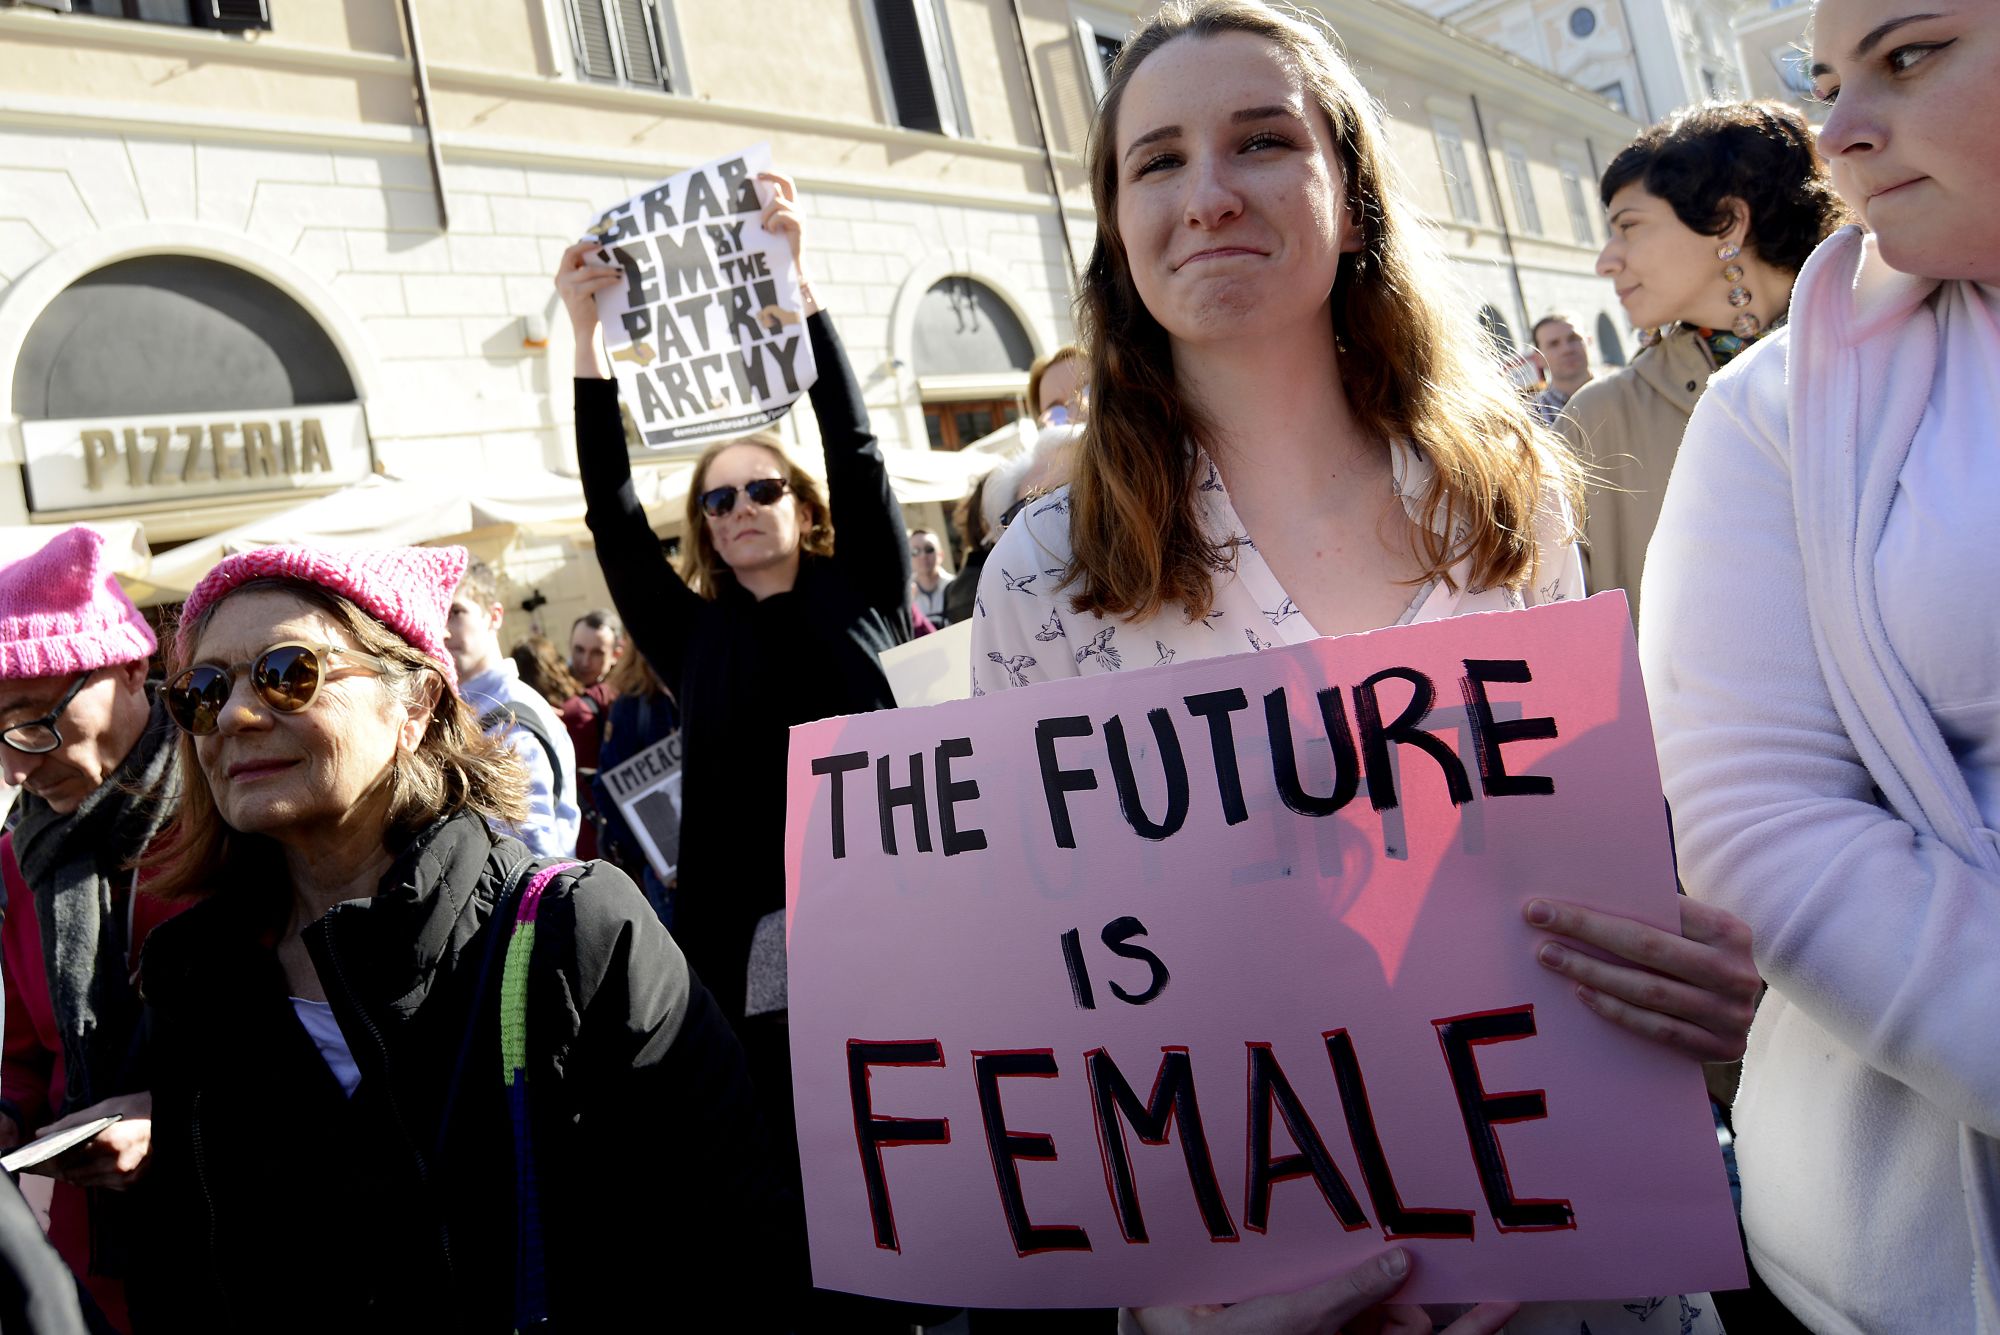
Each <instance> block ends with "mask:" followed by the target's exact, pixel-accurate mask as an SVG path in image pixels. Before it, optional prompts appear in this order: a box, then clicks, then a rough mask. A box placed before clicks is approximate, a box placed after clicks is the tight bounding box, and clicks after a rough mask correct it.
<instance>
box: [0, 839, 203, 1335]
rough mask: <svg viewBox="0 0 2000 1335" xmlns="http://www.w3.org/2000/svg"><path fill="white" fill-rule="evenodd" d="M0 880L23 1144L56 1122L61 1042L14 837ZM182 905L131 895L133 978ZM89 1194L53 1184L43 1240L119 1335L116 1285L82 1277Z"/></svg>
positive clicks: (10, 1091) (2, 968)
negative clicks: (158, 932)
mask: <svg viewBox="0 0 2000 1335" xmlns="http://www.w3.org/2000/svg"><path fill="white" fill-rule="evenodd" d="M0 876H4V877H5V879H6V884H7V910H6V915H5V917H4V919H0V979H4V981H5V984H6V998H7V1000H6V1005H7V1019H6V1037H5V1040H4V1045H0V1098H5V1099H7V1100H8V1101H10V1102H11V1103H13V1104H14V1105H15V1107H17V1108H19V1109H20V1110H21V1112H22V1114H23V1116H25V1117H26V1118H27V1125H26V1126H25V1127H23V1128H22V1129H23V1131H24V1132H25V1135H24V1136H23V1140H24V1141H25V1140H32V1139H33V1138H34V1136H35V1134H36V1133H37V1132H38V1131H40V1129H41V1128H42V1127H44V1126H46V1125H48V1124H49V1123H50V1122H53V1121H55V1120H56V1109H58V1108H60V1107H61V1106H62V1098H63V1088H64V1084H63V1051H62V1038H61V1037H60V1036H59V1035H58V1033H57V1031H56V1016H55V1007H54V1004H53V1003H52V1002H51V1001H50V999H49V978H48V970H47V968H46V967H45V966H44V964H43V962H42V929H41V923H40V920H39V919H38V918H37V916H36V913H35V896H34V892H33V891H32V890H31V889H29V887H28V883H27V882H26V881H25V880H24V879H22V876H21V866H20V864H19V863H18V862H16V861H15V860H14V837H13V836H12V835H8V836H6V837H5V838H0ZM183 907H184V905H180V904H166V903H162V902H161V901H160V900H157V899H155V898H153V897H152V896H151V895H144V894H142V895H137V896H134V899H133V903H132V946H131V951H130V954H129V955H128V956H127V959H126V967H127V968H128V969H129V970H131V971H132V972H133V974H134V975H136V974H137V971H138V967H139V951H140V949H141V948H142V947H143V946H144V945H145V943H146V937H147V935H148V934H149V933H151V932H152V930H153V929H154V928H155V927H157V926H159V925H160V924H161V923H163V922H165V921H166V920H167V919H168V918H171V917H173V916H174V915H175V914H176V913H178V912H180V911H181V909H182V908H183ZM89 1199H90V1198H89V1194H88V1193H87V1192H85V1191H84V1190H83V1189H82V1188H80V1187H73V1186H71V1185H70V1184H69V1183H67V1182H57V1183H56V1184H55V1196H54V1199H53V1200H52V1201H51V1202H50V1205H49V1241H50V1242H51V1243H53V1244H54V1245H55V1249H56V1251H57V1252H59V1253H61V1255H62V1258H63V1260H64V1261H66V1262H68V1263H69V1267H70V1269H71V1270H73V1271H75V1272H76V1273H77V1274H78V1275H80V1276H82V1277H83V1283H84V1287H85V1288H87V1289H88V1290H89V1291H90V1296H91V1297H92V1298H95V1299H96V1300H97V1304H98V1306H99V1307H102V1308H103V1309H104V1314H105V1316H107V1317H108V1318H110V1320H111V1322H112V1324H113V1325H115V1326H117V1327H118V1328H119V1329H120V1330H128V1329H130V1321H129V1319H128V1318H127V1316H126V1313H125V1295H124V1292H123V1288H124V1286H123V1285H122V1284H120V1283H119V1282H118V1281H117V1280H114V1279H108V1278H106V1277H104V1276H101V1275H93V1274H91V1273H90V1210H89Z"/></svg>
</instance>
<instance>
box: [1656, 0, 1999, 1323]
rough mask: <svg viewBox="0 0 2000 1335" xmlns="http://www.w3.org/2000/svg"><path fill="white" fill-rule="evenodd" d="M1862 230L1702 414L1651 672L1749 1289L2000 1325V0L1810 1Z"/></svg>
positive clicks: (1733, 370) (1719, 385)
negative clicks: (1703, 909)
mask: <svg viewBox="0 0 2000 1335" xmlns="http://www.w3.org/2000/svg"><path fill="white" fill-rule="evenodd" d="M1812 59H1813V83H1814V87H1815V90H1816V91H1817V93H1818V94H1819V96H1820V97H1821V98H1822V99H1823V100H1824V101H1826V102H1829V103H1831V104H1832V110H1831V112H1830V113H1829V114H1828V116H1827V120H1826V123H1825V125H1824V126H1823V127H1822V128H1821V130H1820V135H1819V147H1820V150H1821V151H1822V152H1824V153H1825V154H1826V155H1827V158H1828V160H1829V161H1830V162H1831V164H1832V171H1833V179H1834V182H1835V184H1836V185H1837V186H1838V188H1839V190H1840V192H1841V194H1842V195H1843V196H1844V197H1845V198H1846V200H1847V201H1848V203H1849V204H1850V205H1852V206H1853V207H1854V208H1855V209H1856V210H1857V211H1859V212H1860V214H1861V215H1862V216H1863V218H1865V220H1866V222H1867V227H1868V233H1867V234H1864V233H1862V232H1861V231H1859V230H1857V229H1847V230H1844V231H1841V232H1838V233H1836V234H1835V235H1834V236H1833V237H1832V238H1831V239H1830V240H1828V241H1827V242H1826V243H1825V244H1824V245H1822V246H1821V247H1820V248H1819V249H1818V250H1817V251H1816V252H1815V253H1814V254H1813V257H1812V259H1811V260H1810V261H1809V262H1808V263H1807V264H1806V266H1805V268H1804V269H1803V270H1802V271H1801V272H1800V274H1799V279H1798V284H1797V286H1796V288H1795V289H1794V291H1793V294H1792V318H1791V322H1790V324H1789V326H1788V327H1787V328H1786V329H1784V330H1783V331H1781V332H1780V333H1779V334H1777V335H1776V336H1775V337H1774V338H1773V339H1772V340H1771V341H1770V345H1769V346H1767V347H1760V348H1758V349H1756V350H1754V351H1753V352H1751V353H1749V354H1747V355H1746V356H1745V357H1744V358H1743V359H1742V360H1741V361H1739V362H1737V363H1736V364H1734V365H1732V366H1731V367H1730V368H1729V370H1728V371H1726V372H1725V373H1723V374H1722V375H1720V376H1718V377H1717V378H1716V380H1715V382H1714V383H1713V384H1712V385H1711V386H1710V389H1709V392H1708V394H1707V395H1705V396H1704V397H1703V399H1702V401H1701V404H1700V406H1698V407H1697V408H1696V409H1695V413H1694V417H1693V420H1692V421H1691V423H1690V424H1689V427H1688V433H1687V439H1686V443H1685V444H1684V445H1683V446H1682V448H1681V456H1680V461H1679V463H1678V464H1677V465H1676V468H1675V471H1674V478H1673V482H1672V484H1671V486H1669V488H1668V490H1667V498H1666V504H1665V507H1664V509H1663V511H1662V513H1661V516H1660V523H1659V528H1658V530H1657V536H1656V537H1655V539H1654V542H1653V549H1652V553H1651V555H1650V557H1649V558H1648V562H1647V568H1646V569H1647V573H1646V607H1647V612H1646V619H1645V621H1644V623H1643V626H1642V631H1643V633H1642V636H1641V646H1640V647H1641V653H1642V657H1643V661H1644V663H1645V667H1646V678H1647V682H1648V686H1649V689H1650V691H1651V694H1652V698H1653V708H1654V725H1655V727H1656V729H1657V730H1658V733H1659V738H1660V768H1661V773H1662V776H1663V778H1664V780H1665V783H1666V789H1667V793H1668V795H1669V797H1671V798H1672V800H1673V804H1674V815H1675V818H1676V820H1675V826H1676V830H1675V833H1676V836H1677V840H1676V841H1677V844H1678V846H1679V850H1680V857H1681V870H1682V873H1683V874H1684V875H1685V877H1686V878H1687V886H1688V891H1689V893H1690V894H1693V895H1695V896H1697V897H1700V898H1702V899H1705V900H1708V901H1711V902H1713V903H1717V904H1721V905H1725V906H1727V907H1728V908H1731V909H1733V910H1735V911H1736V912H1739V913H1741V914H1742V915H1743V916H1744V917H1745V918H1747V919H1748V920H1749V921H1750V922H1751V923H1752V924H1753V925H1754V927H1755V928H1756V931H1757V937H1758V941H1759V944H1760V950H1759V958H1758V963H1759V964H1760V965H1761V966H1762V968H1763V970H1764V972H1765V974H1766V976H1767V977H1768V978H1769V979H1770V984H1771V988H1770V992H1769V994H1768V995H1767V996H1766V997H1765V999H1764V1004H1763V1009H1762V1011H1761V1013H1760V1014H1759V1016H1758V1019H1757V1025H1756V1028H1755V1030H1754V1031H1753V1033H1752V1035H1751V1041H1750V1051H1749V1054H1748V1056H1747V1057H1746V1058H1745V1059H1744V1072H1743V1089H1742V1094H1741V1095H1740V1097H1739V1098H1738V1101H1737V1104H1736V1117H1737V1123H1736V1124H1737V1128H1738V1132H1739V1136H1738V1141H1737V1153H1738V1159H1739V1162H1740V1164H1741V1166H1742V1173H1743V1226H1744V1230H1745V1232H1746V1234H1747V1236H1748V1239H1749V1245H1750V1256H1751V1260H1752V1262H1753V1263H1754V1264H1755V1266H1756V1268H1757V1272H1758V1274H1759V1276H1760V1277H1761V1278H1762V1279H1763V1280H1764V1281H1765V1282H1766V1283H1767V1284H1768V1285H1769V1286H1770V1288H1771V1290H1772V1292H1773V1293H1775V1294H1776V1295H1777V1296H1778V1298H1779V1299H1781V1300H1782V1301H1783V1302H1784V1303H1785V1305H1786V1306H1787V1307H1789V1308H1790V1309H1791V1310H1792V1311H1793V1312H1794V1313H1796V1314H1797V1316H1798V1317H1799V1318H1800V1319H1802V1320H1803V1322H1804V1324H1805V1325H1806V1326H1808V1327H1810V1328H1811V1329H1814V1330H1840V1331H1849V1330H1866V1331H1871V1332H1886V1333H1887V1335H1903V1333H1906V1332H1907V1333H1908V1335H1915V1332H1919V1331H1925V1332H1927V1331H1943V1330H1952V1331H1978V1332H1982V1335H1992V1332H1996V1331H2000V1044H1995V1043H1994V1041H1993V1035H1992V1032H1991V1031H1992V1019H1993V1016H1994V1014H1995V998H1996V997H2000V836H1997V835H1996V833H1995V832H1996V831H2000V613H1996V610H1995V607H1996V605H1995V603H1994V601H1993V598H1992V597H1991V595H1990V594H1988V593H1984V592H1981V591H1980V590H1981V588H1982V587H1983V585H1984V580H1985V575H1984V573H1983V572H1985V571H1987V570H1989V569H1990V568H1991V565H1992V538H1991V533H1992V520H1993V515H1994V498H1995V496H1996V495H2000V451H1996V449H1995V448H1994V446H1995V444H1996V441H1995V431H1994V428H1995V424H1996V423H2000V138H1996V136H1995V134H1994V131H1993V127H1994V125H1995V123H1996V121H2000V4H1995V3H1993V0H1978V2H1976V3H1970V4H1959V5H1934V4H1921V3H1915V0H1820V3H1819V5H1818V8H1817V12H1816V14H1815V16H1814V20H1813V55H1812Z"/></svg>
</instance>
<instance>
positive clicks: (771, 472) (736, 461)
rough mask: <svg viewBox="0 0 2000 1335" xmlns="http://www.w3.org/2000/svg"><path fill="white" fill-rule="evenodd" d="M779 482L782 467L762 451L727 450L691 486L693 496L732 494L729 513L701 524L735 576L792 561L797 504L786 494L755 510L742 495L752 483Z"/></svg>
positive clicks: (754, 504)
mask: <svg viewBox="0 0 2000 1335" xmlns="http://www.w3.org/2000/svg"><path fill="white" fill-rule="evenodd" d="M784 476H785V468H784V465H783V464H781V463H780V462H779V461H778V459H777V456H775V455H773V454H772V453H771V451H769V450H767V449H765V448H764V447H763V446H762V445H731V446H730V447H729V448H728V449H726V450H724V451H723V452H722V453H720V454H718V455H716V456H715V458H713V459H711V460H709V464H708V471H707V473H705V474H704V475H703V476H702V478H701V480H700V481H699V482H697V483H696V484H695V488H696V492H697V494H700V493H705V492H710V491H713V490H715V489H716V488H717V487H735V488H736V505H735V507H734V508H733V509H731V510H730V512H729V513H728V514H726V515H722V516H720V517H717V516H714V515H705V516H704V517H703V520H702V522H703V523H705V524H707V525H708V537H709V541H711V542H713V543H714V544H715V553H716V555H717V556H720V557H721V558H722V560H723V564H725V565H727V566H728V567H729V568H730V569H731V570H733V571H735V572H736V573H737V574H739V575H740V574H743V573H744V572H745V571H751V570H765V569H769V568H771V567H772V566H779V565H783V564H784V563H785V562H787V561H790V560H792V559H793V558H795V557H796V556H797V555H798V551H799V539H800V532H801V527H802V526H801V524H800V522H799V521H800V518H801V513H800V509H799V498H798V497H797V496H795V495H794V494H792V493H791V492H789V491H788V492H786V493H785V494H784V495H782V496H780V497H779V498H778V500H777V503H776V504H774V505H759V504H757V502H755V501H753V500H751V499H750V496H749V493H748V492H746V491H744V490H743V488H744V487H745V486H747V485H748V484H749V483H751V482H754V481H756V480H757V479H758V478H779V479H783V478H784Z"/></svg>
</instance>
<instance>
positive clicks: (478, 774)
mask: <svg viewBox="0 0 2000 1335" xmlns="http://www.w3.org/2000/svg"><path fill="white" fill-rule="evenodd" d="M260 591H263V592H278V593H286V594H290V595H292V596H293V597H295V598H297V599H299V600H300V601H301V602H304V603H308V604H310V605H311V606H313V607H317V608H319V609H320V610H321V611H323V612H325V613H327V615H329V616H331V617H332V618H333V620H334V622H335V623H336V624H337V625H339V626H340V628H341V629H342V630H344V631H346V632H347V635H348V638H349V640H350V641H351V642H352V644H353V646H354V647H355V648H356V649H358V650H360V651H361V652H363V653H367V654H373V655H375V656H376V657H377V658H382V659H386V660H388V662H389V664H390V665H391V667H392V669H394V670H393V671H392V672H391V673H390V674H388V675H386V676H384V677H383V678H382V679H381V680H382V684H383V686H384V687H385V688H386V689H388V690H390V691H392V692H394V693H395V695H396V699H397V700H398V702H399V703H401V704H404V705H410V704H414V703H416V702H419V701H421V700H423V699H424V694H425V692H428V691H435V692H436V697H435V699H434V700H433V701H432V703H431V705H430V715H431V717H430V722H429V724H428V725H427V726H426V727H425V728H424V735H423V739H422V740H421V741H419V742H418V743H417V749H416V750H415V751H413V752H411V753H410V754H408V755H400V756H398V757H397V758H396V763H395V765H394V767H393V768H392V769H391V770H390V774H389V783H390V787H391V792H390V797H389V820H388V826H387V828H386V829H385V830H384V831H383V843H384V845H385V846H386V847H388V848H391V849H398V848H401V847H403V846H405V845H407V844H408V843H409V841H410V840H411V839H413V838H415V837H416V835H417V834H419V833H420V832H422V831H423V830H424V829H425V828H427V827H428V826H429V825H430V824H431V823H432V822H434V821H436V820H438V819H439V818H441V817H444V816H449V815H454V814H456V813H457V812H460V811H471V812H474V813H476V814H478V815H479V816H482V817H484V818H485V819H487V820H489V821H497V822H499V823H501V824H505V825H519V824H520V823H521V822H523V821H525V820H526V819H527V818H528V772H527V770H526V769H525V768H524V767H523V766H522V764H521V761H520V758H519V757H518V756H516V755H515V754H514V752H513V750H512V748H510V747H509V746H508V745H507V744H506V743H505V742H503V741H500V740H498V739H496V738H492V737H488V736H486V735H485V734H484V733H482V732H481V731H480V730H479V719H478V716H477V715H475V714H474V713H473V712H472V706H470V705H468V704H466V702H465V701H464V699H463V698H461V697H460V696H459V695H458V694H457V692H455V691H453V690H451V689H450V688H449V687H447V686H446V685H445V682H444V675H443V673H441V672H440V671H439V670H438V665H437V664H436V663H435V662H433V661H432V660H431V659H429V658H428V657H426V656H425V655H423V654H422V653H419V652H418V651H417V650H416V649H415V648H413V647H412V646H411V645H410V642H409V641H408V640H405V639H404V638H403V637H402V636H400V635H398V634H396V633H395V632H394V631H392V630H390V629H389V628H388V627H386V626H384V625H383V624H382V623H381V622H379V621H377V620H376V619H375V618H374V617H371V616H369V615H368V614H367V613H366V612H363V611H362V610H361V609H360V608H358V607H356V606H355V605H354V604H353V603H351V602H349V601H348V600H347V599H345V598H343V597H341V596H340V595H339V594H337V593H335V592H333V591H332V590H331V589H327V588H324V587H322V586H320V585H317V584H308V583H305V582H304V581H301V580H293V579H253V580H250V581H248V582H247V583H244V584H242V585H240V586H239V587H237V588H235V589H232V590H231V591H230V592H229V593H228V594H227V595H226V596H224V597H222V598H219V599H217V600H216V601H215V602H213V603H211V604H210V605H209V606H208V607H207V608H205V609H203V611H202V614H201V616H200V617H199V618H197V619H196V620H195V622H194V623H193V624H192V625H191V626H189V627H188V628H187V631H186V633H185V636H182V635H179V634H173V635H163V636H161V637H160V645H161V647H162V648H163V649H165V650H166V651H167V680H168V681H172V680H173V679H174V677H175V676H176V675H177V674H179V672H180V671H181V669H182V668H184V667H186V666H187V665H188V663H190V662H193V661H195V660H194V659H193V658H192V657H190V656H188V655H183V654H182V653H180V652H179V651H178V650H177V649H176V648H175V647H174V646H176V645H178V644H181V643H186V644H187V645H188V646H189V647H190V650H191V649H192V647H193V645H194V644H195V642H196V641H197V640H199V639H200V638H201V630H202V627H203V626H205V625H207V624H208V621H209V619H210V618H211V617H213V616H214V615H215V609H216V608H218V607H220V606H222V604H223V603H225V602H227V601H229V599H230V598H235V597H239V596H241V595H243V594H245V593H256V592H260ZM183 659H185V660H186V661H182V660H183ZM177 744H178V745H179V747H180V765H181V774H182V775H183V776H184V782H183V783H182V786H181V806H180V811H179V812H178V813H177V814H176V815H175V816H174V819H173V823H172V824H170V825H169V826H167V828H166V830H165V831H163V832H162V834H161V836H160V837H159V838H158V839H156V840H154V842H153V847H154V848H155V849H156V850H157V854H156V855H149V856H148V857H146V858H145V859H144V860H143V861H144V864H145V865H148V866H151V867H153V868H155V869H156V874H155V875H152V876H150V877H148V878H147V880H146V883H145V886H146V891H147V893H149V894H152V895H156V896H158V897H159V898H161V899H169V900H171V899H188V898H193V897H195V896H197V895H201V894H204V893H207V892H209V891H212V890H219V889H223V888H225V887H224V884H223V882H225V881H226V880H229V879H232V878H231V875H230V874H231V872H232V871H246V869H248V868H251V867H259V868H267V867H269V866H270V865H271V862H272V860H273V856H274V850H275V845H274V844H273V842H272V841H271V840H270V839H268V838H266V837H265V836H263V835H254V834H250V835H246V834H243V833H240V832H239V831H237V830H233V829H231V828H230V827H229V825H228V824H227V823H225V822H224V821H223V819H222V813H221V812H219V811H217V810H216V807H215V797H214V795H213V794H211V793H210V792H209V791H208V781H207V779H206V778H205V777H204V776H203V774H202V769H201V763H200V761H199V760H198V759H197V758H196V756H195V749H194V738H193V737H191V736H189V735H188V734H187V733H185V732H183V733H181V734H180V735H179V737H178V738H177ZM246 874H247V872H246ZM258 874H265V873H262V872H260V873H258Z"/></svg>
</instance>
